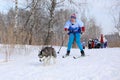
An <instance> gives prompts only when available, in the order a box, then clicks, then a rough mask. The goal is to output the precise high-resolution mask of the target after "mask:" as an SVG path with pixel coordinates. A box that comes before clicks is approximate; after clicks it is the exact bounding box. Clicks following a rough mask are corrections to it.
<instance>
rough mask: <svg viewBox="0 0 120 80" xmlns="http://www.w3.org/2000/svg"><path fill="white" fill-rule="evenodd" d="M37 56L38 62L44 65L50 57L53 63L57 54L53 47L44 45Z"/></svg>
mask: <svg viewBox="0 0 120 80" xmlns="http://www.w3.org/2000/svg"><path fill="white" fill-rule="evenodd" d="M38 57H39V58H40V62H43V64H44V65H49V64H50V63H51V59H52V60H53V63H55V59H56V57H57V55H56V51H55V49H54V48H52V47H45V48H43V49H42V50H41V51H40V52H39V54H38Z"/></svg>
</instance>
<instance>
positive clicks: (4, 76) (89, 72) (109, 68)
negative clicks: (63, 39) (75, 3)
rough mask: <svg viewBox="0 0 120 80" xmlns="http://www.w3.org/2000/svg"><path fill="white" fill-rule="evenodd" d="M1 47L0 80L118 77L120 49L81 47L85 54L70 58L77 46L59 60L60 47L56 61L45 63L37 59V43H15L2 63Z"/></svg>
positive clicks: (105, 79)
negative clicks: (6, 60)
mask: <svg viewBox="0 0 120 80" xmlns="http://www.w3.org/2000/svg"><path fill="white" fill-rule="evenodd" d="M5 48H6V47H3V45H0V80H120V48H105V49H91V50H90V49H85V53H86V55H89V56H86V57H81V58H79V59H73V58H72V56H79V55H80V51H79V49H72V50H71V55H70V57H68V58H65V59H63V58H62V55H64V54H65V53H66V47H63V48H62V49H61V52H60V54H57V62H56V64H51V65H49V66H43V65H42V63H40V62H39V59H38V56H37V55H38V52H39V49H40V47H39V46H22V47H20V46H17V47H15V49H14V50H13V54H12V55H11V58H10V61H9V62H2V60H3V59H4V53H5ZM54 48H55V49H56V52H57V51H58V50H59V47H56V46H54Z"/></svg>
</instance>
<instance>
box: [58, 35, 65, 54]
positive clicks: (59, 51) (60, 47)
mask: <svg viewBox="0 0 120 80" xmlns="http://www.w3.org/2000/svg"><path fill="white" fill-rule="evenodd" d="M64 38H65V37H64ZM64 41H65V40H63V37H62V44H61V46H60V48H59V50H58V52H57V53H58V54H59V53H60V50H61V48H62V47H63V44H64Z"/></svg>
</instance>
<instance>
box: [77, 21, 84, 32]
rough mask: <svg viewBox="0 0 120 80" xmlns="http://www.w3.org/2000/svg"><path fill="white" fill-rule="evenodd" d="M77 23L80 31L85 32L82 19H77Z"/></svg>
mask: <svg viewBox="0 0 120 80" xmlns="http://www.w3.org/2000/svg"><path fill="white" fill-rule="evenodd" d="M78 24H79V27H80V29H81V33H83V32H85V26H84V23H83V22H82V21H79V20H78Z"/></svg>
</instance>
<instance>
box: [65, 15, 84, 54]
mask: <svg viewBox="0 0 120 80" xmlns="http://www.w3.org/2000/svg"><path fill="white" fill-rule="evenodd" d="M64 30H65V31H66V32H67V31H68V35H69V39H68V47H67V53H66V55H65V56H69V55H70V50H71V48H72V44H73V42H74V40H75V41H76V43H77V46H78V48H79V49H80V52H81V56H85V53H84V50H83V47H82V44H81V41H80V39H81V34H82V33H83V32H85V27H84V25H83V22H82V21H79V20H78V19H77V18H76V14H72V15H71V17H70V20H68V21H67V22H66V24H65V25H64Z"/></svg>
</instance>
